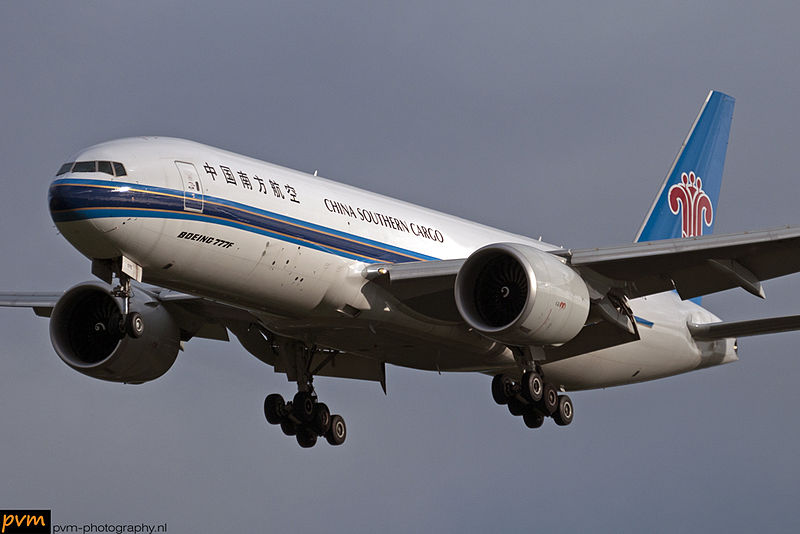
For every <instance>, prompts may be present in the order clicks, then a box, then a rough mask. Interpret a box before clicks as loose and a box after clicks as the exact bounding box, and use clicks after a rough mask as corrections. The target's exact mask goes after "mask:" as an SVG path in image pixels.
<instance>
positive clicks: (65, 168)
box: [56, 161, 75, 176]
mask: <svg viewBox="0 0 800 534" xmlns="http://www.w3.org/2000/svg"><path fill="white" fill-rule="evenodd" d="M73 165H75V162H74V161H70V162H69V163H65V164H63V165H62V166H61V168H60V169H58V172H57V173H56V176H61V175H62V174H67V173H68V172H69V171H71V170H72V166H73Z"/></svg>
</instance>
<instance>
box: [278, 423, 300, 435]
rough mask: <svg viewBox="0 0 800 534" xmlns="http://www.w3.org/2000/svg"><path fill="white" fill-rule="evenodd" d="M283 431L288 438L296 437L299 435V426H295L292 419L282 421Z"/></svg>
mask: <svg viewBox="0 0 800 534" xmlns="http://www.w3.org/2000/svg"><path fill="white" fill-rule="evenodd" d="M281 430H282V431H283V433H284V434H286V435H287V436H294V435H295V434H297V426H295V424H294V421H292V420H291V419H284V420H283V421H281Z"/></svg>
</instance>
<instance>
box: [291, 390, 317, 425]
mask: <svg viewBox="0 0 800 534" xmlns="http://www.w3.org/2000/svg"><path fill="white" fill-rule="evenodd" d="M314 404H315V403H314V397H312V396H311V393H308V392H307V391H298V392H297V393H296V394H295V396H294V399H293V400H292V411H293V412H294V415H295V417H297V418H298V419H299V420H300V421H302V422H304V423H309V422H311V418H312V417H314Z"/></svg>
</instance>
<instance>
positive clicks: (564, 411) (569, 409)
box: [553, 395, 575, 426]
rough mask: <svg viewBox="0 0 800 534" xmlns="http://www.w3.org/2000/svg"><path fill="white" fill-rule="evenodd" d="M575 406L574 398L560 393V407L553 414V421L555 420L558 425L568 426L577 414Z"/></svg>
mask: <svg viewBox="0 0 800 534" xmlns="http://www.w3.org/2000/svg"><path fill="white" fill-rule="evenodd" d="M573 408H574V407H573V405H572V399H570V398H569V396H567V395H559V397H558V409H557V410H556V412H555V413H554V414H553V421H555V423H556V424H557V425H558V426H567V425H568V424H570V423H571V422H572V418H573V417H574V416H575V411H574V409H573Z"/></svg>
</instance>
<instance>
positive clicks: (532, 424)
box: [522, 406, 544, 428]
mask: <svg viewBox="0 0 800 534" xmlns="http://www.w3.org/2000/svg"><path fill="white" fill-rule="evenodd" d="M522 420H523V421H525V426H527V427H528V428H539V427H540V426H542V424H543V423H544V416H543V415H542V414H540V413H539V410H537V409H536V408H534V407H532V406H529V407H528V409H527V410H525V413H523V414H522Z"/></svg>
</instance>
